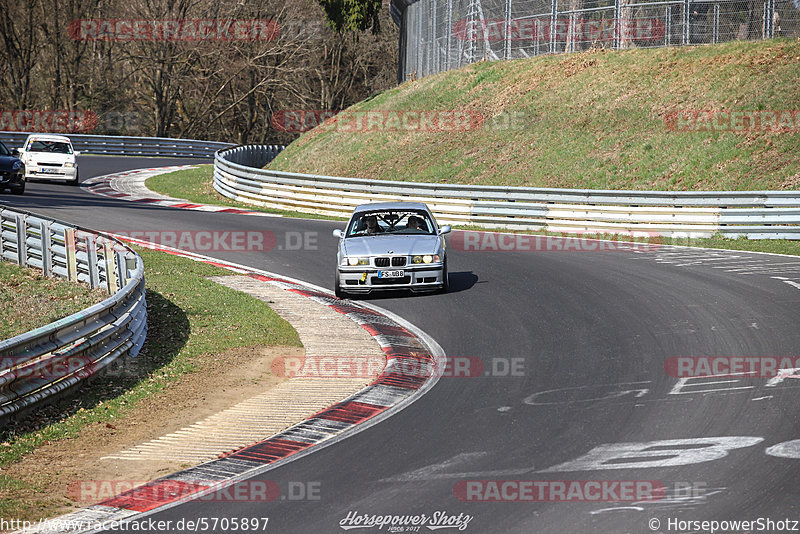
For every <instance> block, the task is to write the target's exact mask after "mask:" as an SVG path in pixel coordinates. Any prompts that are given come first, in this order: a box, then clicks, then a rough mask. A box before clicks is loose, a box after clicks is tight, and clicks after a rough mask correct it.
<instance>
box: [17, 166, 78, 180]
mask: <svg viewBox="0 0 800 534" xmlns="http://www.w3.org/2000/svg"><path fill="white" fill-rule="evenodd" d="M43 168H44V169H52V171H51V172H47V171H45V172H42V169H43ZM77 175H78V167H63V166H62V167H42V166H38V165H26V166H25V178H26V179H28V180H58V181H65V182H72V181H74V180H75V177H76V176H77Z"/></svg>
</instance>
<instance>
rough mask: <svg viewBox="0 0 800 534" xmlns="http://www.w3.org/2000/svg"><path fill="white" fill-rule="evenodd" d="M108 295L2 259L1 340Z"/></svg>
mask: <svg viewBox="0 0 800 534" xmlns="http://www.w3.org/2000/svg"><path fill="white" fill-rule="evenodd" d="M107 296H108V295H106V293H105V292H104V291H102V290H99V289H95V290H91V289H89V286H88V285H87V284H76V283H73V282H68V281H66V280H61V279H58V278H48V277H46V276H44V275H43V274H42V272H41V271H37V270H36V269H30V268H27V267H20V266H19V265H15V264H13V263H9V262H7V261H0V340H3V339H9V338H12V337H14V336H17V335H19V334H24V333H25V332H27V331H29V330H33V329H34V328H38V327H40V326H44V325H46V324H49V323H52V322H53V321H57V320H58V319H62V318H64V317H67V316H68V315H72V314H73V313H77V312H79V311H81V310H83V309H85V308H88V307H89V306H91V305H93V304H97V303H98V302H100V301H102V300H103V299H104V298H106V297H107Z"/></svg>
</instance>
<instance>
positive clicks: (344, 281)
mask: <svg viewBox="0 0 800 534" xmlns="http://www.w3.org/2000/svg"><path fill="white" fill-rule="evenodd" d="M396 269H401V267H397V268H391V267H387V268H385V269H376V268H374V267H365V268H360V269H359V268H352V269H347V268H341V267H340V268H339V269H338V270H339V282H340V287H341V289H342V290H343V291H346V292H348V293H369V292H371V291H387V290H389V291H391V290H399V289H410V290H412V291H430V290H434V289H438V288H440V287H441V286H442V285H443V283H444V276H443V273H444V266H443V265H442V264H430V265H424V266H423V265H419V266H406V267H402V270H403V271H404V273H403V274H404V275H405V276H404V277H403V278H378V272H379V271H387V270H396Z"/></svg>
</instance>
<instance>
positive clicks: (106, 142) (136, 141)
mask: <svg viewBox="0 0 800 534" xmlns="http://www.w3.org/2000/svg"><path fill="white" fill-rule="evenodd" d="M29 135H35V133H32V132H0V141H2V142H3V143H5V145H6V146H7V147H8V148H9V149H12V148H19V147H21V146H22V144H23V143H24V142H25V140H26V139H27V138H28V136H29ZM57 135H66V136H67V137H69V140H70V141H71V142H72V146H73V147H74V148H75V150H77V151H79V152H86V153H90V154H108V155H115V156H165V157H179V158H209V159H210V158H213V157H214V153H215V152H217V151H218V150H222V149H225V148H228V147H232V146H234V145H233V144H232V143H219V142H216V141H195V140H193V139H169V138H165V137H123V136H104V135H86V134H57Z"/></svg>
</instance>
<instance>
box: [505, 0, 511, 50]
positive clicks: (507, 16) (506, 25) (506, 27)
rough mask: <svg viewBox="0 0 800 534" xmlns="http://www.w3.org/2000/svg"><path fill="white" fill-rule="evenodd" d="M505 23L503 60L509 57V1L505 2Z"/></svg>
mask: <svg viewBox="0 0 800 534" xmlns="http://www.w3.org/2000/svg"><path fill="white" fill-rule="evenodd" d="M505 15H506V22H505V25H504V27H503V37H504V39H503V59H509V58H510V57H511V0H506V13H505Z"/></svg>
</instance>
